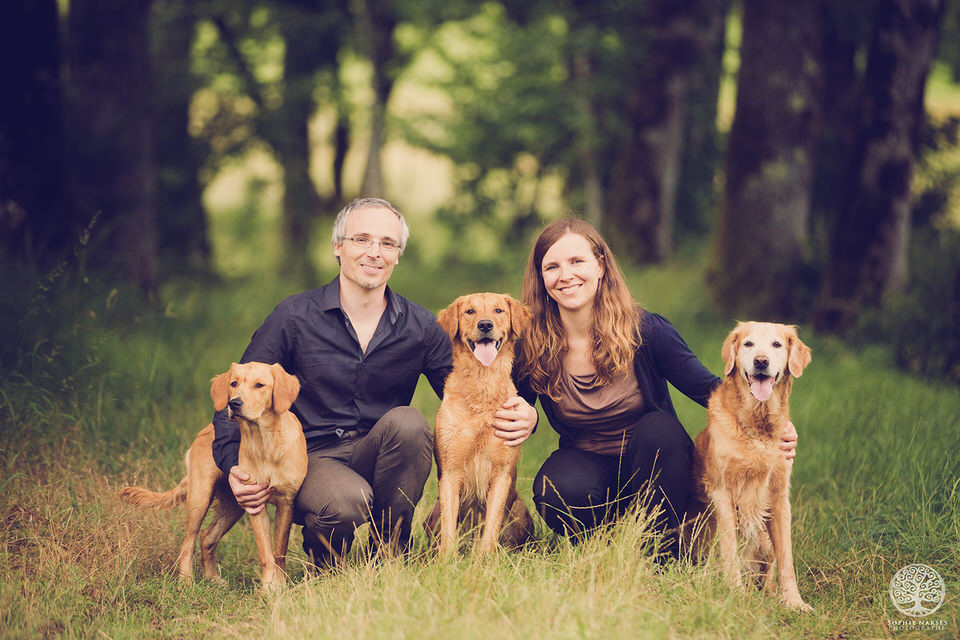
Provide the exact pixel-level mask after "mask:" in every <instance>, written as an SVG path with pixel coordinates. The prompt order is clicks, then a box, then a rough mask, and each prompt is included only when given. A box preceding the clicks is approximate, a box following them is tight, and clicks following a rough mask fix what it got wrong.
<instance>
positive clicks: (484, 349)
mask: <svg viewBox="0 0 960 640" xmlns="http://www.w3.org/2000/svg"><path fill="white" fill-rule="evenodd" d="M473 355H475V356H476V357H477V360H479V361H480V364H482V365H483V366H485V367H489V366H490V365H491V364H493V359H494V358H496V357H497V347H496V345H495V344H494V343H493V342H478V343H477V344H476V345H475V346H474V347H473Z"/></svg>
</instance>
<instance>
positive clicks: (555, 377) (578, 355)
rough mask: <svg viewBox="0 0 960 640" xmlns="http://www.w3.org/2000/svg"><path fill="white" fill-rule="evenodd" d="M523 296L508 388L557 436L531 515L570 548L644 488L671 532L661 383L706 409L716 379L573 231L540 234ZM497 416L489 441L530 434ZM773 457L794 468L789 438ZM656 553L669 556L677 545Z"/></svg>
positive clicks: (679, 507)
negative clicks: (525, 316)
mask: <svg viewBox="0 0 960 640" xmlns="http://www.w3.org/2000/svg"><path fill="white" fill-rule="evenodd" d="M522 297H523V302H524V303H525V304H527V305H528V306H529V307H530V309H531V311H532V312H533V320H532V322H531V323H530V325H529V327H528V328H527V330H526V332H525V333H524V337H523V340H522V341H521V342H520V343H519V345H518V347H519V349H518V355H517V363H516V365H515V368H514V371H515V376H516V377H517V379H518V380H517V382H518V384H517V388H518V389H519V390H520V395H521V396H523V398H524V399H525V400H526V402H528V403H530V404H533V402H535V400H536V397H539V398H540V403H541V405H542V406H543V410H544V413H545V414H546V416H547V418H548V419H549V420H550V424H551V425H552V426H553V428H554V429H555V430H556V431H557V432H558V433H559V434H560V447H559V449H557V450H556V451H554V452H553V454H551V455H550V457H549V458H548V459H547V461H546V462H544V464H543V466H542V467H541V468H540V471H539V473H538V474H537V477H536V480H535V481H534V488H533V492H534V502H535V503H536V505H537V510H538V511H539V512H540V515H541V516H542V517H543V519H544V520H545V521H546V523H547V525H549V526H550V528H551V529H553V530H554V531H555V532H557V533H560V534H566V535H573V536H576V537H579V536H580V535H581V534H582V533H583V532H584V531H586V530H589V529H591V528H594V527H596V526H597V525H599V524H601V523H602V522H605V521H610V520H612V519H614V518H616V517H617V516H619V515H621V514H622V513H623V512H624V511H625V510H626V508H627V507H628V506H629V503H630V501H631V499H632V498H634V497H635V496H636V495H637V494H638V493H639V492H640V491H641V490H642V489H644V488H645V487H646V486H648V485H649V486H650V488H651V489H652V493H651V494H650V498H651V505H659V506H660V507H661V510H660V515H659V517H658V519H657V521H656V526H657V528H658V530H660V531H667V530H669V529H671V528H673V527H676V526H677V525H678V524H679V522H680V521H681V520H682V518H683V514H684V510H685V507H686V503H687V493H688V490H689V485H690V474H691V469H692V464H693V450H694V446H693V441H692V440H691V439H690V436H689V435H687V432H686V431H685V430H684V428H683V426H682V425H681V424H680V421H679V420H678V419H677V415H676V412H675V411H674V408H673V403H672V402H671V400H670V394H669V392H668V390H667V382H668V381H669V382H670V383H671V384H672V385H673V386H674V387H676V388H677V389H678V390H680V391H681V392H682V393H684V394H685V395H686V396H688V397H689V398H691V399H693V400H695V401H696V402H699V403H700V404H701V405H704V406H706V404H707V399H708V398H709V396H710V392H711V391H712V390H713V389H714V387H715V386H716V385H717V384H719V382H720V379H719V378H717V377H716V376H714V375H713V374H712V373H710V372H709V371H707V369H706V368H705V367H704V366H703V365H702V364H701V363H700V362H699V360H697V358H696V356H694V355H693V353H691V352H690V349H689V348H688V347H687V345H686V343H685V342H684V341H683V339H682V338H681V337H680V336H679V334H678V333H677V331H676V330H675V329H674V328H673V326H672V325H671V324H670V323H669V322H668V321H667V320H666V319H664V318H663V317H661V316H659V315H657V314H654V313H650V312H647V311H645V310H643V309H642V308H640V307H638V306H637V304H636V303H635V302H634V300H633V298H632V297H631V295H630V292H629V290H628V289H627V285H626V283H625V282H624V279H623V274H622V273H621V271H620V268H619V267H618V266H617V262H616V259H615V258H614V256H613V253H612V252H611V251H610V248H609V247H608V246H607V243H606V242H605V241H604V240H603V238H602V237H601V236H600V234H599V233H598V232H597V231H596V229H594V228H593V227H592V226H590V225H589V224H588V223H586V222H584V221H582V220H575V219H561V220H557V221H555V222H552V223H550V224H549V225H547V226H546V228H544V230H543V231H542V232H541V233H540V235H539V236H538V237H537V240H536V243H535V244H534V247H533V251H532V252H531V253H530V258H529V260H528V262H527V269H526V272H525V273H524V277H523V294H522ZM523 404H524V405H525V404H526V403H523ZM523 408H524V409H526V407H523ZM517 410H519V408H517ZM506 413H507V412H504V414H505V415H504V416H503V418H504V420H503V421H502V422H497V423H495V424H496V425H497V427H498V431H497V434H498V435H499V436H500V437H502V438H504V440H505V442H506V444H510V445H517V444H520V443H522V442H523V441H524V440H526V438H527V437H528V436H529V434H530V433H531V432H532V426H531V427H529V428H519V427H518V425H520V424H522V423H521V422H520V421H517V420H510V419H509V418H511V417H513V416H508V415H506ZM511 427H512V428H511ZM791 431H792V425H791ZM781 449H783V450H784V451H785V455H787V457H788V458H793V457H794V455H795V454H796V453H795V449H796V432H795V431H793V433H792V434H790V435H788V436H785V439H784V442H783V443H782V444H781ZM664 543H665V547H666V548H665V551H667V552H668V553H670V554H671V555H676V553H677V543H676V536H670V537H668V538H667V539H665V540H664Z"/></svg>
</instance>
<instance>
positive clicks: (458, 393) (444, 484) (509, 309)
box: [425, 293, 533, 555]
mask: <svg viewBox="0 0 960 640" xmlns="http://www.w3.org/2000/svg"><path fill="white" fill-rule="evenodd" d="M437 319H438V321H439V323H440V326H441V327H443V329H444V330H445V331H446V332H447V333H448V334H449V335H450V339H451V340H452V341H453V371H452V372H451V373H450V375H449V377H448V378H447V381H446V384H445V385H444V389H443V401H442V402H441V404H440V410H439V411H438V412H437V419H436V424H435V430H436V437H435V446H436V457H437V475H438V477H439V485H440V486H439V491H440V500H439V503H438V504H437V505H436V506H435V507H434V509H433V513H431V514H430V516H429V517H428V519H427V522H426V523H425V527H426V529H427V532H428V533H430V534H432V535H434V536H435V535H436V534H437V533H438V532H439V536H440V552H441V553H442V554H444V555H450V554H453V553H454V551H455V550H456V548H457V540H458V534H457V532H458V518H459V520H460V522H461V523H479V522H481V521H482V522H483V523H484V525H483V533H482V535H481V538H480V545H479V552H480V553H485V552H489V551H492V550H494V549H496V547H497V544H498V541H499V542H502V543H503V544H504V546H511V547H512V546H519V545H521V544H523V543H524V542H525V541H526V540H527V539H528V538H529V536H530V534H531V533H532V532H533V520H532V519H531V517H530V512H529V511H528V510H527V507H526V505H525V504H524V503H523V501H522V500H521V499H520V497H519V496H518V495H517V489H516V480H517V461H518V460H519V458H520V447H508V446H506V445H505V444H504V443H503V440H501V439H500V438H498V437H497V436H496V435H495V434H494V429H493V427H492V426H491V423H492V421H493V414H494V412H495V411H497V409H499V408H500V407H501V406H502V405H503V403H504V402H506V400H507V398H509V397H510V396H513V395H515V394H516V393H517V390H516V387H514V384H513V380H512V378H511V377H510V375H511V372H512V370H513V349H514V340H515V338H517V337H518V336H519V335H520V332H521V331H522V330H523V328H524V327H525V326H526V325H527V323H528V322H529V321H530V312H529V311H528V310H527V308H526V307H524V306H523V305H522V304H520V303H519V302H518V301H516V300H514V299H513V298H511V297H510V296H506V295H500V294H496V293H477V294H473V295H468V296H461V297H460V298H457V299H456V300H454V301H453V303H452V304H451V305H450V306H449V307H447V308H446V309H444V310H443V311H441V312H440V314H439V315H438V317H437ZM481 514H482V516H481ZM438 525H439V526H438ZM501 529H502V533H501Z"/></svg>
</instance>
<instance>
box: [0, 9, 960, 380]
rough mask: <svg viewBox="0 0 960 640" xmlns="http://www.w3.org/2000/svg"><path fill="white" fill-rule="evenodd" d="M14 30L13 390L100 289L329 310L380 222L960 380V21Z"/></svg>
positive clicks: (53, 25) (447, 19) (412, 254)
mask: <svg viewBox="0 0 960 640" xmlns="http://www.w3.org/2000/svg"><path fill="white" fill-rule="evenodd" d="M0 25H2V26H0V61H2V62H0V65H2V67H0V68H2V69H3V99H2V101H0V273H2V274H3V283H2V285H0V286H2V290H3V296H2V297H3V301H2V302H0V329H2V331H3V335H4V336H5V337H4V342H3V343H0V363H2V364H3V365H4V366H5V368H6V369H8V370H9V369H10V368H11V367H12V368H14V370H16V367H18V366H21V365H22V363H23V362H24V357H25V349H26V351H29V350H30V349H31V348H36V345H38V344H39V343H40V342H41V340H40V338H41V337H42V336H41V334H42V331H44V330H46V327H45V325H44V324H43V323H42V322H38V321H37V318H38V317H39V315H38V314H41V312H40V311H39V309H41V308H49V307H56V306H57V305H61V306H64V305H67V306H70V305H72V307H73V308H74V309H78V308H80V307H82V304H81V303H80V302H78V300H77V296H80V295H81V294H80V293H77V292H78V291H81V290H83V291H88V292H89V294H88V295H91V296H92V295H101V296H103V295H105V296H106V297H107V305H106V306H107V308H109V307H110V304H111V300H114V299H117V298H118V297H119V298H123V299H124V300H126V301H127V304H130V305H132V307H133V312H135V311H136V309H137V308H144V307H150V306H151V305H156V303H157V300H158V296H157V292H158V291H159V290H160V289H161V288H162V287H163V286H165V284H168V283H171V282H183V281H184V280H187V281H190V282H194V283H200V284H201V286H203V285H204V283H208V284H211V285H212V284H213V283H215V282H216V281H217V279H220V278H225V277H226V278H234V277H239V276H243V277H246V276H256V274H262V273H266V272H270V273H277V274H280V276H281V277H282V278H284V279H285V281H286V282H292V283H296V285H295V286H293V287H292V288H293V290H295V289H296V287H301V288H305V287H310V286H316V285H318V284H321V283H322V282H325V281H326V280H327V279H328V278H329V277H330V276H331V275H332V273H333V271H334V270H335V265H334V263H333V260H332V257H331V256H330V248H329V230H330V225H331V223H332V218H333V216H334V215H335V214H336V212H337V210H338V209H339V208H340V207H341V206H342V204H343V203H345V202H346V201H348V200H350V199H351V198H353V197H355V196H357V195H365V196H382V197H386V198H388V199H390V200H391V201H393V202H394V203H396V204H397V205H398V206H399V207H400V208H401V210H403V211H404V212H405V213H406V214H407V216H408V218H409V219H410V221H411V226H412V228H413V237H412V240H411V245H410V247H409V250H408V253H407V254H406V255H405V256H404V260H405V261H406V263H408V264H407V266H406V268H407V269H409V270H417V271H419V272H420V273H422V274H423V277H424V278H434V277H437V274H442V273H452V272H453V271H452V270H457V269H462V270H465V271H466V270H469V271H470V272H472V273H474V274H484V273H490V274H503V273H512V274H515V277H516V281H517V282H519V276H520V273H521V269H522V263H523V260H524V256H525V253H526V251H527V249H528V247H529V243H530V240H531V238H532V234H534V233H536V231H537V230H538V229H539V227H540V226H541V225H542V224H543V223H544V222H545V221H546V220H549V219H551V218H555V217H557V216H559V215H566V214H569V213H570V212H576V213H577V214H580V215H582V216H584V217H585V218H586V219H588V220H590V221H591V222H593V223H594V224H595V225H597V226H598V227H599V228H601V229H602V230H603V231H604V233H605V234H606V236H607V237H608V238H609V239H610V241H611V242H612V244H613V246H614V248H615V250H616V251H617V252H618V255H619V256H620V257H621V258H622V259H624V260H625V261H627V262H632V263H635V264H643V263H659V262H665V261H671V260H673V261H676V260H681V261H690V262H692V263H697V264H701V265H703V270H704V273H705V274H706V275H705V277H706V278H707V282H708V290H709V291H710V293H711V296H712V301H711V303H712V304H713V305H715V308H717V309H720V310H723V312H724V313H729V314H737V315H736V317H741V318H746V317H753V318H763V319H775V320H783V321H788V322H794V323H809V324H812V325H813V326H814V327H815V328H816V329H817V330H818V331H821V332H825V333H834V334H838V335H843V336H845V337H847V338H849V339H863V340H881V341H886V342H890V343H891V344H893V345H894V347H895V351H896V354H897V358H898V361H899V363H900V364H901V365H902V366H904V367H905V368H907V369H909V370H911V371H915V372H920V373H925V374H929V375H933V376H937V377H941V378H948V379H952V380H954V381H958V382H960V332H958V329H957V327H960V240H958V237H960V231H958V230H960V201H958V198H960V146H958V144H960V135H958V134H960V87H958V86H957V84H955V80H956V74H957V73H958V72H960V7H958V6H957V3H956V2H948V1H947V0H886V1H877V0H809V1H802V2H796V1H795V0H742V1H739V2H734V1H733V0H682V1H678V0H642V1H641V0H636V1H632V2H631V1H624V0H593V1H590V2H586V1H583V0H560V1H547V0H517V1H503V2H497V1H489V2H464V1H462V0H444V1H442V2H441V1H440V0H327V1H323V2H310V1H308V0H189V1H188V0H59V1H58V0H16V1H14V2H8V3H4V5H3V7H2V8H0ZM465 271H462V272H465ZM133 290H138V291H140V292H141V293H142V295H137V296H131V295H128V293H129V292H130V291H133ZM131 299H134V300H136V302H129V301H130V300H131ZM696 304H698V305H699V304H703V303H702V301H697V302H696ZM251 328H252V327H251ZM35 334H36V335H35ZM11 336H15V337H16V338H15V340H13V341H12V342H15V344H12V343H11V340H9V338H10V337H11ZM34 355H36V354H34ZM48 355H49V354H48Z"/></svg>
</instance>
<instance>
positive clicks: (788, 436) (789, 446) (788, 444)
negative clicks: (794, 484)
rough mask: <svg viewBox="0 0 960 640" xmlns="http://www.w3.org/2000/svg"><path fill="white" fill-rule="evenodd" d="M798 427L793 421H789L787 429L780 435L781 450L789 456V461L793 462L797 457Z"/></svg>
mask: <svg viewBox="0 0 960 640" xmlns="http://www.w3.org/2000/svg"><path fill="white" fill-rule="evenodd" d="M798 437H799V436H797V428H796V427H794V426H793V423H792V422H787V430H786V431H784V432H783V435H782V436H780V451H783V455H785V456H786V457H787V462H789V463H790V464H793V459H794V458H796V457H797V438H798Z"/></svg>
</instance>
